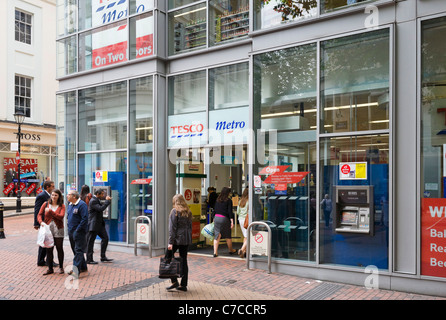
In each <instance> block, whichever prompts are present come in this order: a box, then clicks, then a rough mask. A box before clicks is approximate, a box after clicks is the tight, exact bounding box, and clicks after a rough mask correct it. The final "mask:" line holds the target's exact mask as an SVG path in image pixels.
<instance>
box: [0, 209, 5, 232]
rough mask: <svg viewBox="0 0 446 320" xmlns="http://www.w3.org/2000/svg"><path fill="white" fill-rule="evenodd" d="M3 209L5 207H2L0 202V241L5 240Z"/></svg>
mask: <svg viewBox="0 0 446 320" xmlns="http://www.w3.org/2000/svg"><path fill="white" fill-rule="evenodd" d="M4 209H5V206H4V205H3V202H1V201H0V239H5V238H6V237H5V230H4V228H3V211H4Z"/></svg>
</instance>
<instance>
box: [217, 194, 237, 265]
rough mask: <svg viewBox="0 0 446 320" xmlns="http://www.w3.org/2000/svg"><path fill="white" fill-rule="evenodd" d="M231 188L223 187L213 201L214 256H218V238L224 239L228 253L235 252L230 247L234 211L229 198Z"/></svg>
mask: <svg viewBox="0 0 446 320" xmlns="http://www.w3.org/2000/svg"><path fill="white" fill-rule="evenodd" d="M230 192H231V189H229V188H228V187H223V189H222V190H221V192H220V195H219V196H218V198H217V201H216V202H215V218H214V257H218V245H219V241H220V239H226V244H227V245H228V250H229V254H236V253H237V251H236V250H233V249H232V236H231V229H232V228H233V227H234V213H233V212H232V200H231V199H230V198H229V193H230Z"/></svg>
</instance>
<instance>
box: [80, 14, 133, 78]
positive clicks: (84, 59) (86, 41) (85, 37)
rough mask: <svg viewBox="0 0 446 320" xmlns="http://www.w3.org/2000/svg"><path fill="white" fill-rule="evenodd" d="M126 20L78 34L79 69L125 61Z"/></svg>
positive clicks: (83, 69)
mask: <svg viewBox="0 0 446 320" xmlns="http://www.w3.org/2000/svg"><path fill="white" fill-rule="evenodd" d="M127 37H128V30H127V24H126V21H121V22H117V23H113V24H110V25H107V26H104V27H101V28H98V29H95V30H92V31H88V32H85V33H81V34H80V35H79V71H85V70H90V69H95V68H100V67H104V66H108V65H113V64H116V63H120V62H123V61H127Z"/></svg>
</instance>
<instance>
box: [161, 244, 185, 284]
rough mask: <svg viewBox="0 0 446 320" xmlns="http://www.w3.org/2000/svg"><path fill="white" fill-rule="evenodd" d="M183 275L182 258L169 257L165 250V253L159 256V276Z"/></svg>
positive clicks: (174, 276) (163, 277) (172, 276)
mask: <svg viewBox="0 0 446 320" xmlns="http://www.w3.org/2000/svg"><path fill="white" fill-rule="evenodd" d="M182 275H183V259H182V258H181V257H175V256H174V254H173V253H172V256H171V257H169V255H168V254H167V251H166V255H165V256H164V257H161V258H160V267H159V276H158V277H159V278H161V279H170V278H181V277H182Z"/></svg>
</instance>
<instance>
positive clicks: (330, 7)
mask: <svg viewBox="0 0 446 320" xmlns="http://www.w3.org/2000/svg"><path fill="white" fill-rule="evenodd" d="M372 1H374V0H322V1H321V13H325V12H330V11H334V10H337V9H341V8H344V7H346V6H351V5H355V4H358V3H362V2H372Z"/></svg>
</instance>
